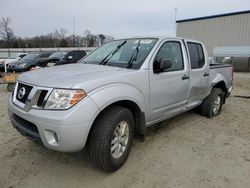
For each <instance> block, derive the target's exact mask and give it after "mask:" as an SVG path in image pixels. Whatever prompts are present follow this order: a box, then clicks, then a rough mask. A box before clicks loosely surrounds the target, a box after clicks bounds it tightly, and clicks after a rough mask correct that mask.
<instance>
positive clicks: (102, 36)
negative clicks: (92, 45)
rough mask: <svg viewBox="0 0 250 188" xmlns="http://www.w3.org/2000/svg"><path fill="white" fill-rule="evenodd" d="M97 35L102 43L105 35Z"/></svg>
mask: <svg viewBox="0 0 250 188" xmlns="http://www.w3.org/2000/svg"><path fill="white" fill-rule="evenodd" d="M98 37H99V39H100V40H101V45H102V44H103V43H104V42H105V39H106V37H105V35H103V34H99V35H98Z"/></svg>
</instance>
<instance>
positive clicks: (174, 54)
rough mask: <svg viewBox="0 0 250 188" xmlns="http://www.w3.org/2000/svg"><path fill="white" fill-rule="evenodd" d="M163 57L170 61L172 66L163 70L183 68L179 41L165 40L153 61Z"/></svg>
mask: <svg viewBox="0 0 250 188" xmlns="http://www.w3.org/2000/svg"><path fill="white" fill-rule="evenodd" d="M163 59H165V60H170V61H171V63H172V66H171V67H170V68H168V69H166V70H165V71H164V72H169V71H178V70H183V69H184V63H183V55H182V50H181V44H180V42H177V41H169V42H165V43H164V44H163V45H162V46H161V48H160V50H159V51H158V53H157V54H156V56H155V59H154V62H155V61H160V60H163Z"/></svg>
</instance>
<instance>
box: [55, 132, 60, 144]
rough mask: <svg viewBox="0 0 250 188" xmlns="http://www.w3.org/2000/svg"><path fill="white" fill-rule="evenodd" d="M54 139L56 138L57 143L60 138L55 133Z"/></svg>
mask: <svg viewBox="0 0 250 188" xmlns="http://www.w3.org/2000/svg"><path fill="white" fill-rule="evenodd" d="M54 138H55V141H56V142H59V139H58V136H57V134H56V133H55V132H54Z"/></svg>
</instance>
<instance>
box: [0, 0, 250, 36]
mask: <svg viewBox="0 0 250 188" xmlns="http://www.w3.org/2000/svg"><path fill="white" fill-rule="evenodd" d="M175 8H177V13H176V17H177V20H180V19H187V18H194V17H201V16H209V15H214V14H222V13H228V12H237V11H243V10H250V0H217V1H214V0H172V1H167V0H0V17H9V18H10V19H11V21H12V22H11V28H12V29H13V30H14V34H15V35H16V36H20V37H33V36H37V35H43V34H47V33H51V32H53V31H55V30H56V29H60V28H65V29H67V31H68V33H67V34H68V35H70V34H72V33H73V20H75V34H80V35H83V34H84V31H85V30H86V29H88V30H90V31H91V33H93V34H100V33H103V34H105V35H110V36H113V37H115V38H125V37H134V36H174V35H175Z"/></svg>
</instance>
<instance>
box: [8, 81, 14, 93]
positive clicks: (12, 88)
mask: <svg viewBox="0 0 250 188" xmlns="http://www.w3.org/2000/svg"><path fill="white" fill-rule="evenodd" d="M14 89H15V84H13V83H11V84H8V85H7V90H8V91H10V92H12V91H13V90H14Z"/></svg>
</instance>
